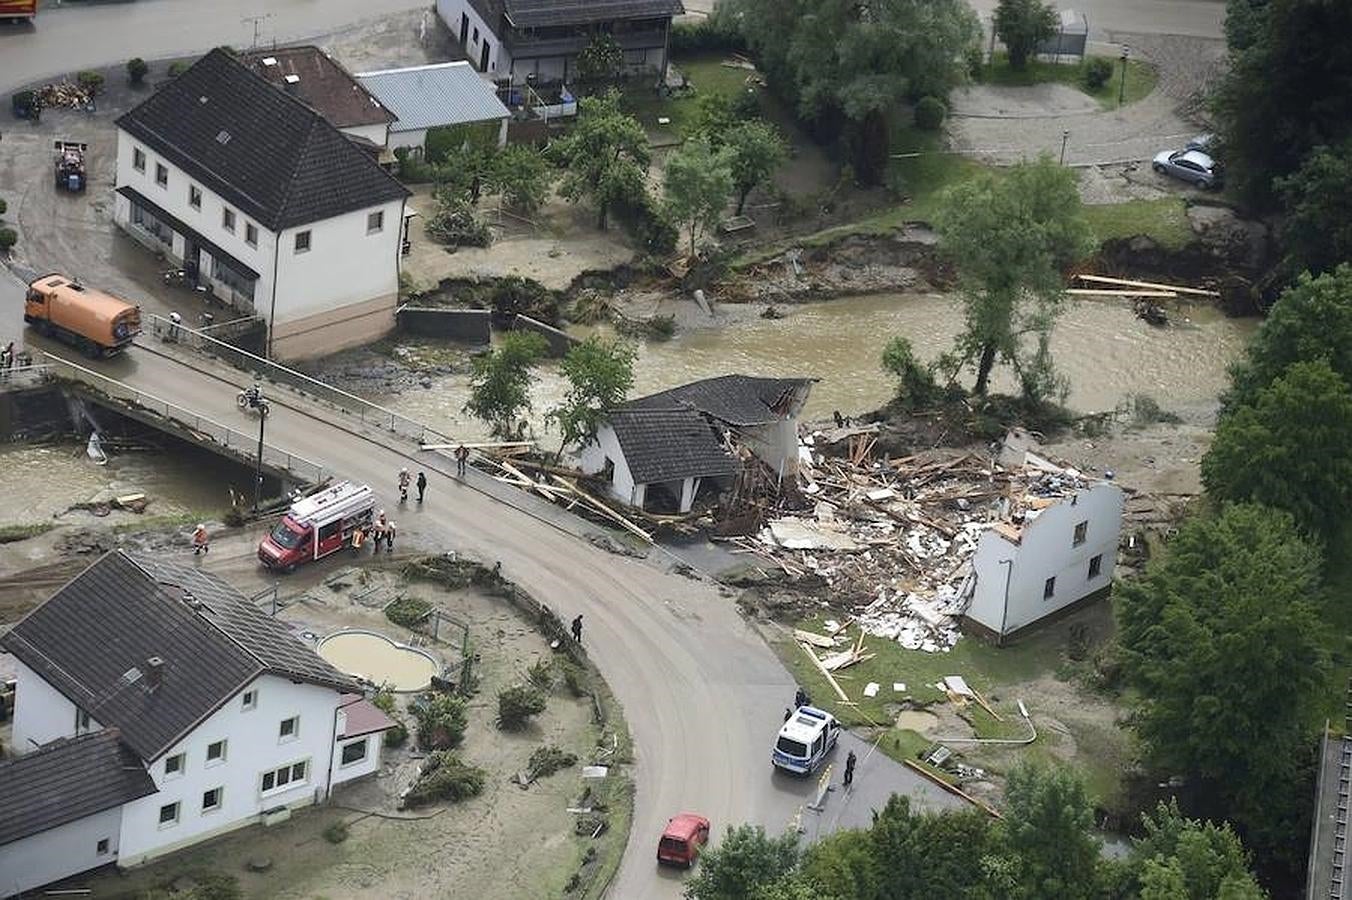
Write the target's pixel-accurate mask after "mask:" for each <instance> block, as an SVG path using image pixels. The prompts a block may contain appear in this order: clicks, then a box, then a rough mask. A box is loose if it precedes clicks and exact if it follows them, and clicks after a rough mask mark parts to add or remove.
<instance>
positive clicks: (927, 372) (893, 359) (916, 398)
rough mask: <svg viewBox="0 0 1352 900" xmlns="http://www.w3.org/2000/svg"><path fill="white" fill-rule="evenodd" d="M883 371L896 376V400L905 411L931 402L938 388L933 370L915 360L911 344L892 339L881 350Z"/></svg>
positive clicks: (902, 340) (902, 339) (896, 338)
mask: <svg viewBox="0 0 1352 900" xmlns="http://www.w3.org/2000/svg"><path fill="white" fill-rule="evenodd" d="M882 365H883V370H884V371H886V372H891V373H892V374H893V375H895V376H897V379H898V384H897V400H898V401H899V402H900V403H901V404H902V406H903V407H905V408H906V409H917V408H919V407H922V406H924V405H925V404H927V403H929V402H931V401H932V400H933V399H934V395H935V393H936V391H937V390H938V387H937V386H936V385H935V383H934V372H933V370H932V369H931V368H930V367H929V366H926V365H924V364H922V363H921V362H920V360H918V359H916V357H915V351H914V350H912V349H911V342H910V341H908V340H907V339H906V338H904V337H894V338H892V340H890V341H888V342H887V346H886V347H884V348H883V357H882Z"/></svg>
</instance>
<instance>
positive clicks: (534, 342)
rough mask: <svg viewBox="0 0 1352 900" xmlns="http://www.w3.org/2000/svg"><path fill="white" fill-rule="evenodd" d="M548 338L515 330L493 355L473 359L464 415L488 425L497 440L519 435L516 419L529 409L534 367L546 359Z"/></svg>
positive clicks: (509, 333)
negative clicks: (546, 339) (466, 414)
mask: <svg viewBox="0 0 1352 900" xmlns="http://www.w3.org/2000/svg"><path fill="white" fill-rule="evenodd" d="M545 349H546V344H545V339H544V338H542V337H541V336H540V335H538V334H535V333H533V332H529V331H512V332H508V333H507V334H506V335H504V336H503V338H502V342H501V343H500V344H499V345H498V346H497V347H496V348H495V349H494V350H493V351H492V352H491V353H487V354H484V355H483V356H477V357H475V358H474V370H473V372H471V374H470V378H469V387H470V393H469V400H468V401H467V402H466V403H465V412H467V413H469V414H470V415H472V416H474V417H475V418H477V419H481V420H483V421H484V422H486V423H488V427H489V429H490V430H491V431H492V432H493V434H495V435H497V436H498V437H504V438H505V437H511V436H513V435H514V434H515V433H516V426H517V418H518V417H519V416H520V415H521V413H523V412H525V411H526V410H529V409H530V387H531V385H532V384H534V383H535V373H534V372H533V371H532V370H533V368H534V366H535V364H536V363H537V362H538V361H539V360H540V357H542V356H544V354H545Z"/></svg>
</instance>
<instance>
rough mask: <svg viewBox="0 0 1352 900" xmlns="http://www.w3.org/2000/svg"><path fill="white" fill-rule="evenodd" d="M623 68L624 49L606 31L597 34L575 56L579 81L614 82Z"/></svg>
mask: <svg viewBox="0 0 1352 900" xmlns="http://www.w3.org/2000/svg"><path fill="white" fill-rule="evenodd" d="M623 66H624V48H623V47H621V46H620V42H619V41H617V40H615V36H614V35H613V34H611V33H610V32H608V31H602V32H598V33H597V34H596V36H595V37H593V38H592V39H591V41H590V42H589V43H588V44H587V46H585V47H583V48H582V52H581V53H579V54H578V55H577V77H578V80H579V81H586V82H605V81H614V80H615V79H616V78H618V77H619V76H620V69H621V68H623Z"/></svg>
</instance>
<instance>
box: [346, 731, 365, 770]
mask: <svg viewBox="0 0 1352 900" xmlns="http://www.w3.org/2000/svg"><path fill="white" fill-rule="evenodd" d="M363 759H366V739H365V738H362V739H361V740H360V741H356V742H354V743H351V744H348V745H347V746H345V747H343V763H342V764H343V765H345V766H350V765H352V764H353V763H355V762H361V761H362V760H363Z"/></svg>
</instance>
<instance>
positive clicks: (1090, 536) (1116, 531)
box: [966, 484, 1123, 639]
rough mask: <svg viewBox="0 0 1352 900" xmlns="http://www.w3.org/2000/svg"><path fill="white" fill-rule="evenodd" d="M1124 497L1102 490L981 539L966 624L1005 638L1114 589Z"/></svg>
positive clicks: (1101, 487)
mask: <svg viewBox="0 0 1352 900" xmlns="http://www.w3.org/2000/svg"><path fill="white" fill-rule="evenodd" d="M1122 509H1123V500H1122V491H1121V490H1120V489H1119V488H1118V487H1117V486H1116V485H1112V484H1099V485H1096V486H1094V487H1092V488H1088V489H1085V490H1081V491H1077V492H1076V493H1075V494H1073V495H1072V496H1070V497H1068V498H1065V499H1063V500H1061V501H1060V502H1058V503H1055V504H1053V505H1051V506H1048V507H1046V508H1044V509H1042V510H1040V511H1039V512H1037V515H1036V518H1033V517H1032V516H1031V514H1030V518H1029V520H1028V521H1026V522H1025V524H1024V525H1023V526H1022V528H1014V527H1009V526H997V527H995V528H991V529H989V530H987V531H985V532H983V533H982V535H981V539H980V541H979V542H978V543H977V548H976V553H975V555H974V556H973V557H972V569H973V573H974V575H975V583H974V586H973V593H972V599H971V603H970V605H969V606H968V608H967V613H966V615H967V618H969V619H970V620H972V621H973V622H975V623H977V624H978V625H980V626H981V627H982V629H984V630H986V631H988V632H990V633H991V634H993V635H995V636H996V638H997V639H1003V638H1005V637H1007V636H1008V635H1011V634H1013V633H1014V632H1017V631H1019V630H1020V629H1022V628H1025V627H1027V626H1028V625H1031V624H1032V623H1034V622H1036V621H1038V620H1039V619H1042V618H1044V617H1046V616H1049V615H1051V614H1052V613H1055V612H1057V611H1058V610H1061V609H1063V608H1065V607H1067V606H1069V605H1071V604H1072V603H1075V602H1076V601H1078V600H1082V599H1083V598H1085V597H1088V596H1089V595H1091V594H1094V593H1096V592H1098V591H1101V590H1103V589H1104V588H1107V587H1108V586H1109V585H1111V584H1112V577H1113V567H1114V566H1115V565H1116V563H1117V545H1118V540H1119V537H1120V535H1121V532H1122Z"/></svg>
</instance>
